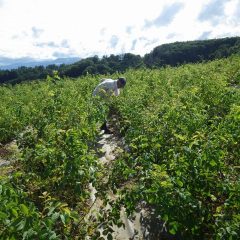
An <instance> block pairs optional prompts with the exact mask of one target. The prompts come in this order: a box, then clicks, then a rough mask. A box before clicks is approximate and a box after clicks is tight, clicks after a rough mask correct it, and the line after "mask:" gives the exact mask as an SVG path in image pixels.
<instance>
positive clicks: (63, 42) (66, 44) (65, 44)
mask: <svg viewBox="0 0 240 240" xmlns="http://www.w3.org/2000/svg"><path fill="white" fill-rule="evenodd" d="M61 47H63V48H70V44H69V42H68V40H67V39H63V40H62V42H61Z"/></svg>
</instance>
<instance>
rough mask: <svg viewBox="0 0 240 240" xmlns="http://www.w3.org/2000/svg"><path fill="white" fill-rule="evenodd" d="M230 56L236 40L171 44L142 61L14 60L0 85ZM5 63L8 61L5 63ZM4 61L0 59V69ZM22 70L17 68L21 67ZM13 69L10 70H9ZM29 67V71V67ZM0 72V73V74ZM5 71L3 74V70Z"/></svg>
mask: <svg viewBox="0 0 240 240" xmlns="http://www.w3.org/2000/svg"><path fill="white" fill-rule="evenodd" d="M232 54H240V37H229V38H219V39H209V40H197V41H187V42H175V43H168V44H162V45H160V46H157V47H155V48H154V49H153V50H152V51H151V52H150V53H147V54H145V55H144V56H143V57H141V56H140V55H134V54H132V53H125V54H121V55H113V54H111V55H110V56H103V57H102V58H99V57H98V56H93V57H88V58H84V59H78V58H60V59H56V60H52V61H51V60H50V61H49V60H46V61H40V62H37V61H34V62H32V61H31V60H32V59H30V58H24V59H16V60H15V62H14V63H12V64H9V65H11V68H10V67H9V66H7V65H5V66H2V67H0V84H1V83H11V84H16V83H20V82H22V81H31V80H40V79H46V77H47V76H48V75H50V76H51V75H54V71H56V72H57V73H58V75H59V76H60V77H72V78H76V77H79V76H82V75H88V74H91V75H95V74H104V75H109V74H113V73H116V72H117V73H119V74H122V73H124V72H125V71H126V70H127V69H128V68H133V69H136V68H141V67H146V68H150V69H151V68H160V67H165V66H178V65H181V64H185V63H199V62H203V61H211V60H214V59H221V58H225V57H228V56H231V55H232ZM8 60H9V59H8ZM4 61H5V63H6V58H5V59H4V58H2V59H1V57H0V66H1V65H3V62H4ZM23 63H24V67H20V66H23ZM13 66H14V68H13ZM29 66H31V67H29ZM1 69H2V70H1ZM3 69H6V70H3Z"/></svg>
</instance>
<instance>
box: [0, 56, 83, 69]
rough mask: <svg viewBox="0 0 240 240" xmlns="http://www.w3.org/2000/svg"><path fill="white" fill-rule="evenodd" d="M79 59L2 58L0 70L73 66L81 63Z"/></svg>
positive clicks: (0, 58)
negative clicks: (62, 65) (53, 65)
mask: <svg viewBox="0 0 240 240" xmlns="http://www.w3.org/2000/svg"><path fill="white" fill-rule="evenodd" d="M79 60H80V58H78V57H69V58H57V59H52V60H49V59H43V60H41V59H34V58H28V57H24V58H7V57H0V69H1V70H11V69H17V68H19V67H36V66H43V67H46V66H48V65H52V64H55V65H57V66H59V65H61V64H73V63H75V62H77V61H79Z"/></svg>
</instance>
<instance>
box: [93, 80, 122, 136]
mask: <svg viewBox="0 0 240 240" xmlns="http://www.w3.org/2000/svg"><path fill="white" fill-rule="evenodd" d="M125 85H126V79H125V78H124V77H120V78H118V79H117V80H113V79H103V80H102V82H101V83H99V84H98V85H97V86H96V88H95V89H94V91H93V96H100V97H102V98H108V97H110V96H112V95H114V96H119V94H120V88H124V87H125ZM101 130H104V132H105V133H107V134H109V133H111V131H110V130H109V129H108V127H107V121H106V120H105V122H104V123H103V125H102V126H101Z"/></svg>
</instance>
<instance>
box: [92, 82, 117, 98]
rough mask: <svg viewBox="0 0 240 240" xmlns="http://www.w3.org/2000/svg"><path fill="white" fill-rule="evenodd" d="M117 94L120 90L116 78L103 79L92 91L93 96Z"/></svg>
mask: <svg viewBox="0 0 240 240" xmlns="http://www.w3.org/2000/svg"><path fill="white" fill-rule="evenodd" d="M112 94H114V95H115V96H119V94H120V90H119V88H118V86H117V80H113V79H104V81H102V82H101V83H100V84H98V85H97V87H96V88H95V89H94V91H93V96H97V95H99V96H104V95H105V96H106V95H112Z"/></svg>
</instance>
